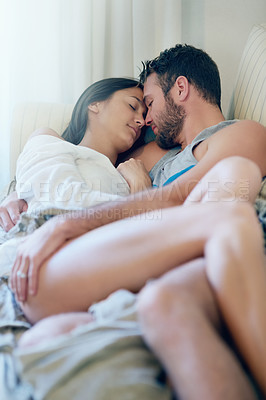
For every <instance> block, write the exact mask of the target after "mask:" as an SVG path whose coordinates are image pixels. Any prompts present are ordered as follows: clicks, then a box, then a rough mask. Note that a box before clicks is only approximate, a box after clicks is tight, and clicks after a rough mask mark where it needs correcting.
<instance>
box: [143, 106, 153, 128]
mask: <svg viewBox="0 0 266 400" xmlns="http://www.w3.org/2000/svg"><path fill="white" fill-rule="evenodd" d="M151 123H152V118H151V115H150V111H149V110H148V112H147V115H146V118H145V124H146V125H147V126H149V125H151Z"/></svg>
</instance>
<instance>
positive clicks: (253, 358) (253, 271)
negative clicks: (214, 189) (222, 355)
mask: <svg viewBox="0 0 266 400" xmlns="http://www.w3.org/2000/svg"><path fill="white" fill-rule="evenodd" d="M205 255H206V265H207V267H206V273H207V276H208V280H209V282H210V285H211V287H212V289H213V291H214V294H215V297H216V301H217V304H218V307H219V310H220V312H221V313H222V316H223V318H224V320H225V323H226V325H227V326H228V329H229V330H230V333H231V335H232V337H233V339H234V341H235V344H236V346H237V347H238V349H239V351H240V353H241V354H242V356H243V358H244V360H245V361H246V363H247V365H248V366H249V368H250V370H251V372H252V374H253V376H254V377H255V379H256V380H257V382H258V383H259V384H260V386H261V388H262V390H263V391H264V394H265V395H266V379H265V365H266V342H265V338H266V259H265V256H264V254H263V241H262V231H261V228H260V227H259V226H258V222H257V220H256V218H255V217H253V218H252V216H249V217H248V218H247V220H246V221H242V223H241V222H239V223H238V224H236V225H235V226H232V227H231V228H230V232H229V230H226V229H225V228H224V229H221V231H220V232H219V233H218V234H217V235H215V236H214V237H213V238H211V239H210V240H209V241H208V243H207V246H206V250H205Z"/></svg>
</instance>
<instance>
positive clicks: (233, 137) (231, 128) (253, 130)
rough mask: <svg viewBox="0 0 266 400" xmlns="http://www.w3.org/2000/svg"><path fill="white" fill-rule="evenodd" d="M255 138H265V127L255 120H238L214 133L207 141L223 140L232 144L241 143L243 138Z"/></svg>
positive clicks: (211, 142) (212, 142)
mask: <svg viewBox="0 0 266 400" xmlns="http://www.w3.org/2000/svg"><path fill="white" fill-rule="evenodd" d="M255 139H256V140H258V139H261V140H263V141H264V140H266V128H265V127H264V126H263V125H261V124H260V123H258V122H256V121H251V120H239V121H235V123H234V124H230V125H226V126H224V127H223V128H222V129H221V130H219V131H218V132H216V133H214V134H213V135H212V136H211V137H210V138H209V143H210V144H215V143H216V142H219V143H221V142H225V143H230V144H232V143H236V142H239V144H241V143H242V142H243V140H245V141H246V140H248V141H253V140H255Z"/></svg>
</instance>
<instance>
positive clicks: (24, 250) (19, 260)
mask: <svg viewBox="0 0 266 400" xmlns="http://www.w3.org/2000/svg"><path fill="white" fill-rule="evenodd" d="M83 233H85V231H84V228H83V227H82V224H79V222H78V220H75V218H74V219H71V218H69V216H67V215H63V216H56V217H53V218H52V219H50V220H49V221H48V222H46V223H45V224H44V225H42V226H41V227H40V228H39V229H37V230H36V231H35V232H34V233H33V234H31V235H29V236H27V237H26V238H25V239H24V240H23V242H22V243H21V244H20V245H19V247H18V250H17V256H16V260H15V263H14V265H13V267H12V272H11V280H10V284H11V289H12V291H13V292H14V294H15V296H16V297H17V299H18V301H22V302H23V301H26V300H27V296H28V293H29V294H30V295H32V296H34V295H36V294H37V291H38V279H39V270H40V268H41V266H42V265H43V263H44V261H45V260H47V259H48V258H49V257H50V256H51V255H52V254H54V253H55V252H56V251H57V250H58V249H59V248H61V247H62V246H63V245H64V244H65V243H66V242H67V241H68V240H69V239H73V238H75V237H78V236H80V235H81V234H83Z"/></svg>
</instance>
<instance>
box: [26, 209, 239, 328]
mask: <svg viewBox="0 0 266 400" xmlns="http://www.w3.org/2000/svg"><path fill="white" fill-rule="evenodd" d="M238 210H239V209H238V206H237V209H236V206H235V205H234V204H233V205H231V204H228V205H225V206H224V207H223V206H221V205H220V204H198V205H194V206H193V207H186V208H183V207H173V208H171V209H165V210H162V211H158V214H156V212H155V213H153V215H150V214H143V215H142V216H141V217H140V216H139V217H138V218H135V219H134V218H132V219H128V220H122V221H118V222H115V223H113V224H110V225H106V226H104V227H102V228H99V229H95V230H94V231H91V232H89V233H87V234H85V235H83V236H81V237H79V238H78V239H76V240H74V241H72V242H71V243H69V244H68V245H66V246H65V247H64V248H62V249H61V250H59V251H58V252H57V253H56V254H54V255H53V256H52V257H51V258H50V259H49V260H48V261H47V262H46V263H45V264H44V265H43V266H42V268H41V270H40V279H39V289H38V293H37V295H36V296H34V297H33V296H29V297H28V301H27V302H26V303H24V304H22V308H23V310H24V312H25V314H26V316H27V318H28V319H29V320H30V321H31V322H34V323H35V322H37V321H38V320H40V319H41V318H44V317H46V316H49V315H52V314H58V313H62V312H64V313H65V312H72V311H85V310H87V309H88V307H89V306H90V305H91V304H92V303H93V302H95V301H99V300H102V299H104V298H105V297H107V296H108V295H109V294H110V293H112V292H113V291H115V290H117V289H121V288H125V289H128V290H131V291H133V292H137V291H139V290H140V289H141V288H142V287H143V285H144V284H145V282H146V281H147V280H148V279H150V278H157V277H159V276H160V275H162V274H163V273H165V272H166V271H168V270H169V269H171V268H173V267H175V266H176V265H179V264H182V263H184V262H186V261H188V260H190V259H193V258H195V257H198V256H201V255H202V254H203V248H204V244H205V242H206V240H207V239H208V238H209V237H210V236H211V235H212V233H213V230H214V228H215V227H216V226H217V224H219V222H220V221H224V220H227V219H228V218H231V217H232V216H233V215H234V214H235V213H237V212H239V211H238ZM156 216H157V217H156Z"/></svg>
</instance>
